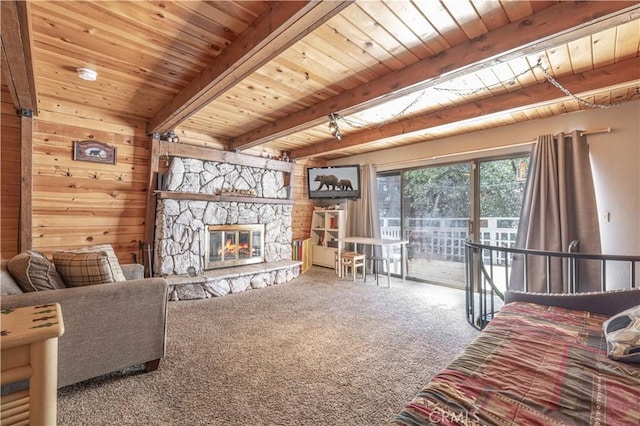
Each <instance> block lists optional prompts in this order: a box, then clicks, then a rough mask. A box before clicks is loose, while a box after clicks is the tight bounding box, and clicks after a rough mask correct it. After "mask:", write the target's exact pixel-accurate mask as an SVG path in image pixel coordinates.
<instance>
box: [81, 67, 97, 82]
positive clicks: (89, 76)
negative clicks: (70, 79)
mask: <svg viewBox="0 0 640 426" xmlns="http://www.w3.org/2000/svg"><path fill="white" fill-rule="evenodd" d="M76 71H77V72H78V77H80V78H81V79H83V80H87V81H96V79H97V78H98V73H97V72H95V71H94V70H92V69H91V68H78V69H76Z"/></svg>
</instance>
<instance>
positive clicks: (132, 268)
mask: <svg viewBox="0 0 640 426" xmlns="http://www.w3.org/2000/svg"><path fill="white" fill-rule="evenodd" d="M120 268H121V269H122V273H123V274H124V277H125V278H126V279H127V281H130V280H141V279H142V278H144V265H140V264H139V263H124V264H123V263H121V264H120Z"/></svg>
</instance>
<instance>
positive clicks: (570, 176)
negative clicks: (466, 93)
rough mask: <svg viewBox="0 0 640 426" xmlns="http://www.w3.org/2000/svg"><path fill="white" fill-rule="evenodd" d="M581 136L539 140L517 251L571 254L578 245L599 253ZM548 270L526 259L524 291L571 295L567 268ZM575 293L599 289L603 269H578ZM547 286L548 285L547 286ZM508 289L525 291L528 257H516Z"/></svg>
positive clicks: (591, 265)
mask: <svg viewBox="0 0 640 426" xmlns="http://www.w3.org/2000/svg"><path fill="white" fill-rule="evenodd" d="M580 133H581V132H580V131H577V130H576V131H573V132H572V133H571V134H564V133H561V134H559V135H557V136H555V137H554V136H553V135H544V136H540V137H539V138H538V140H537V142H536V144H535V146H534V148H533V152H532V156H531V160H530V163H529V172H528V176H527V183H526V185H525V193H524V200H523V205H522V213H521V214H520V224H519V228H518V235H517V237H516V247H517V248H525V249H534V250H547V251H561V252H566V251H568V247H569V244H570V243H571V242H572V241H574V240H578V241H579V246H578V247H579V249H578V250H579V251H580V252H582V253H600V251H601V248H600V232H599V227H598V213H597V207H596V198H595V190H594V186H593V178H592V175H591V163H590V161H589V145H588V144H587V140H586V138H585V137H584V136H581V135H580ZM550 267H551V268H550V269H551V272H550V273H549V272H548V270H547V263H546V259H545V258H544V257H541V256H528V258H527V265H526V280H527V281H526V283H527V287H526V290H528V291H533V292H546V291H547V283H549V287H550V291H551V292H553V293H562V292H567V291H568V290H569V288H568V285H569V279H568V277H569V274H570V270H569V267H570V265H569V262H567V261H562V260H559V259H556V260H554V261H552V262H551V264H550ZM575 270H577V291H580V292H584V291H597V290H599V289H600V264H599V263H597V262H587V261H581V262H579V263H578V264H577V265H576V269H575ZM547 280H548V281H547ZM510 288H511V289H514V290H524V289H525V265H524V257H523V256H521V255H516V256H514V261H513V269H512V271H511V280H510Z"/></svg>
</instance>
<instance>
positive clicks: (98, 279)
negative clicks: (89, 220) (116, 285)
mask: <svg viewBox="0 0 640 426" xmlns="http://www.w3.org/2000/svg"><path fill="white" fill-rule="evenodd" d="M53 263H55V265H56V269H57V270H58V273H59V274H60V276H61V277H62V279H63V280H64V282H65V283H66V284H67V286H69V287H81V286H86V285H94V284H107V283H112V282H115V279H114V277H113V272H112V270H111V265H110V263H109V256H108V255H107V253H106V252H104V251H100V252H89V253H75V252H64V251H57V252H55V253H53Z"/></svg>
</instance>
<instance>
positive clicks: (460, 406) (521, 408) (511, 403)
mask: <svg viewBox="0 0 640 426" xmlns="http://www.w3.org/2000/svg"><path fill="white" fill-rule="evenodd" d="M614 293H618V294H616V295H615V296H617V299H615V300H613V301H612V300H609V301H607V300H605V299H602V300H603V301H602V303H597V302H596V303H594V301H598V300H601V299H599V298H598V296H599V295H594V294H591V295H587V298H588V297H591V300H590V301H588V303H589V305H588V306H594V307H595V308H594V309H590V310H580V309H579V308H580V307H581V306H580V304H579V303H575V301H576V300H578V299H576V296H575V295H574V296H555V297H554V296H550V295H545V297H546V298H545V297H543V298H542V299H533V300H534V301H535V302H536V303H530V302H529V301H527V300H528V299H527V297H524V296H521V295H519V294H518V293H513V294H509V295H507V299H506V300H505V302H507V303H506V304H505V306H503V307H502V309H501V310H500V311H499V312H498V314H497V315H496V317H495V318H493V319H492V320H491V321H490V322H489V323H488V325H487V326H486V327H485V328H484V330H483V331H482V332H481V333H480V335H479V336H478V337H477V339H476V340H475V341H474V342H473V343H471V344H470V345H469V346H468V347H467V348H466V349H465V350H464V351H463V352H462V353H461V354H460V355H459V356H458V357H457V358H456V359H455V360H453V361H452V362H451V364H450V365H449V366H448V367H447V368H445V369H444V370H443V371H441V372H440V373H439V374H438V375H437V376H436V377H435V378H433V379H432V380H431V381H430V382H429V383H428V384H427V385H426V386H425V387H424V388H423V389H422V390H421V391H420V392H419V393H418V394H417V395H416V396H415V398H413V400H412V401H411V402H409V403H408V404H407V405H406V406H405V407H404V408H403V409H402V410H401V411H400V412H399V413H398V414H397V415H396V417H395V418H394V419H393V421H392V424H394V425H427V424H438V425H447V424H450V425H455V424H461V425H473V424H479V425H637V424H639V422H640V364H638V363H632V362H621V361H615V360H613V359H611V358H610V357H609V356H608V347H607V341H606V340H605V335H604V333H603V323H604V322H605V321H606V320H608V319H609V318H610V317H611V316H612V312H619V311H622V310H624V309H628V308H630V307H633V306H635V305H640V289H635V290H625V291H623V292H614ZM558 301H559V302H560V303H556V302H558ZM569 308H571V309H569ZM576 308H578V309H576ZM636 343H638V342H636ZM637 355H638V356H640V354H637Z"/></svg>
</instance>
